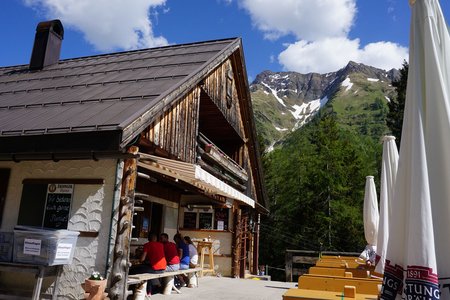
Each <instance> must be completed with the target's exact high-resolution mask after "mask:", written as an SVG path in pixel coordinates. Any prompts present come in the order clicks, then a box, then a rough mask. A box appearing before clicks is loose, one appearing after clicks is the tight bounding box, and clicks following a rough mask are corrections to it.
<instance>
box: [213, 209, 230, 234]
mask: <svg viewBox="0 0 450 300" xmlns="http://www.w3.org/2000/svg"><path fill="white" fill-rule="evenodd" d="M228 212H229V209H228V208H216V209H215V210H214V223H215V226H214V229H217V230H228Z"/></svg>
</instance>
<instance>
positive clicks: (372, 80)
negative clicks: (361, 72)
mask: <svg viewBox="0 0 450 300" xmlns="http://www.w3.org/2000/svg"><path fill="white" fill-rule="evenodd" d="M367 81H370V82H378V81H380V79H378V78H367Z"/></svg>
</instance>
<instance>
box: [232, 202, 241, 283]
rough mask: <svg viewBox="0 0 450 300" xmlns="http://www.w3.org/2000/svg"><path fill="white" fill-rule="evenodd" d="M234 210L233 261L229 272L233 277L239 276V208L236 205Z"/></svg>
mask: <svg viewBox="0 0 450 300" xmlns="http://www.w3.org/2000/svg"><path fill="white" fill-rule="evenodd" d="M233 210H234V216H233V219H234V231H233V258H232V260H233V263H232V265H231V274H232V275H233V277H234V278H239V266H240V260H239V258H240V253H241V225H242V223H241V213H242V212H241V209H240V208H239V207H237V208H236V209H233Z"/></svg>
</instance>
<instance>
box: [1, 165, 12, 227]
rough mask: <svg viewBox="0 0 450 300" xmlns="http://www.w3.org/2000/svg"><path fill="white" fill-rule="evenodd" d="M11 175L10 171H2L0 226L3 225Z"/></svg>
mask: <svg viewBox="0 0 450 300" xmlns="http://www.w3.org/2000/svg"><path fill="white" fill-rule="evenodd" d="M10 173H11V170H10V169H0V225H1V224H2V218H3V209H4V208H5V202H6V192H7V191H8V183H9V174H10Z"/></svg>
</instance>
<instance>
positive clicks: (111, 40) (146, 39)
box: [25, 0, 168, 51]
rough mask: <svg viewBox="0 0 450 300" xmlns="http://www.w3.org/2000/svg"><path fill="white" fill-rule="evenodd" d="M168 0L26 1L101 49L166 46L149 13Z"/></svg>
mask: <svg viewBox="0 0 450 300" xmlns="http://www.w3.org/2000/svg"><path fill="white" fill-rule="evenodd" d="M165 2H166V0H133V1H128V0H95V1H91V0H25V4H26V5H28V6H30V7H33V8H34V9H36V10H38V11H41V12H43V13H44V14H45V15H46V16H47V17H48V18H58V19H60V20H61V22H62V23H63V25H64V26H66V27H67V26H70V27H72V28H75V29H77V30H79V31H81V32H82V33H83V35H84V37H85V39H86V40H87V41H88V42H89V43H91V44H92V45H94V46H95V47H96V48H97V49H98V50H101V51H110V50H113V49H117V48H119V49H126V50H129V49H136V48H145V47H157V46H163V45H167V44H168V42H167V40H166V39H165V38H164V37H162V36H155V35H154V33H153V28H152V22H151V20H150V12H151V10H154V9H155V8H156V7H159V6H164V4H165Z"/></svg>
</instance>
